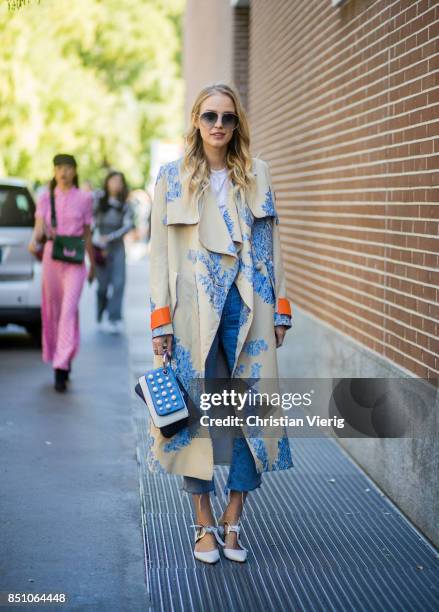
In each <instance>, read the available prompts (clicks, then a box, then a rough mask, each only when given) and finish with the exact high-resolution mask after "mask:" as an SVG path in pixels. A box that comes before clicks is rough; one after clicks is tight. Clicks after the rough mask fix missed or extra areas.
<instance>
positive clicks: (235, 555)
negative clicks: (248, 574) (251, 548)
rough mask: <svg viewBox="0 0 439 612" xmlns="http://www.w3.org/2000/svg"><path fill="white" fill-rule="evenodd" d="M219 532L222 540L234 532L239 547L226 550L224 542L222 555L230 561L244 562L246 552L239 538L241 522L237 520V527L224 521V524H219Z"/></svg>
mask: <svg viewBox="0 0 439 612" xmlns="http://www.w3.org/2000/svg"><path fill="white" fill-rule="evenodd" d="M219 530H220V533H221V535H222V537H223V538H224V539H225V537H226V535H228V534H229V533H230V532H232V531H234V532H235V533H236V535H237V538H236V540H237V542H238V546H239V547H240V549H238V548H226V544H225V542H224V548H223V553H224V556H225V557H226V559H229V560H230V561H239V562H240V563H243V562H244V561H246V560H247V553H248V550H247V548H245V547H244V546H243V545H242V543H241V539H240V537H239V534H240V531H241V521H240V520H239V521H238V524H237V525H230V524H229V523H228V522H227V521H224V523H221V524H220V526H219Z"/></svg>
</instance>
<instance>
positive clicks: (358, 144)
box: [249, 0, 439, 377]
mask: <svg viewBox="0 0 439 612" xmlns="http://www.w3.org/2000/svg"><path fill="white" fill-rule="evenodd" d="M438 51H439V3H438V2H437V1H433V0H418V1H416V0H412V1H408V0H405V1H403V0H398V1H392V0H376V1H373V0H369V1H366V0H363V1H359V0H348V2H347V3H346V4H345V5H344V6H342V7H341V8H332V6H331V3H330V1H329V0H310V1H308V2H303V1H302V0H270V2H266V0H252V2H251V13H250V66H249V110H250V120H251V125H252V134H253V152H254V153H255V154H259V155H261V157H263V158H264V159H266V160H267V161H268V162H269V163H270V165H271V169H272V174H273V180H274V187H275V191H276V195H277V201H278V207H279V210H280V214H281V220H282V224H281V228H282V229H281V231H282V241H283V253H284V262H285V266H286V271H287V280H288V291H289V297H290V298H291V300H292V302H293V306H294V303H295V304H297V305H300V306H301V307H302V308H303V309H305V310H307V311H308V312H310V313H312V314H313V315H315V316H316V317H318V318H319V319H322V320H324V321H326V322H327V323H329V324H330V325H332V326H333V327H335V328H337V329H338V330H340V331H342V332H344V333H346V334H347V335H348V336H350V337H352V338H354V339H355V340H357V341H359V342H360V343H361V344H363V345H365V346H367V347H369V348H370V349H372V350H374V351H376V352H377V353H379V354H380V355H383V356H385V357H387V358H388V359H389V360H391V361H392V362H394V363H396V364H398V365H400V366H402V367H404V368H406V369H407V370H410V371H411V372H413V373H415V374H416V375H418V376H423V377H433V376H437V375H438V374H439V371H438V370H439V357H438V353H439V340H438V321H439V305H438V287H439V269H438V260H439V255H438V253H439V240H438V236H439V205H438V201H439V198H438V196H439V188H438V183H439V180H438V179H439V172H438V167H439V156H438V153H439V137H438V135H439V87H438V70H439V54H438Z"/></svg>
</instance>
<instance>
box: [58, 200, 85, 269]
mask: <svg viewBox="0 0 439 612" xmlns="http://www.w3.org/2000/svg"><path fill="white" fill-rule="evenodd" d="M50 208H51V217H52V219H51V220H52V227H54V228H56V212H55V192H54V189H53V188H51V189H50ZM84 257H85V240H84V238H83V237H82V236H62V235H58V234H57V235H56V236H55V238H54V240H53V249H52V259H57V260H58V261H66V262H67V263H75V264H81V263H82V262H83V261H84Z"/></svg>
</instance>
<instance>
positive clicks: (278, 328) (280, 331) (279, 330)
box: [274, 325, 288, 348]
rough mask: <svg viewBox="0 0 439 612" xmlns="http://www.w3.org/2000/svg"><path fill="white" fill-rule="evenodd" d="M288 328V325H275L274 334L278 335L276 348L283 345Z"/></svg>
mask: <svg viewBox="0 0 439 612" xmlns="http://www.w3.org/2000/svg"><path fill="white" fill-rule="evenodd" d="M287 329H288V327H287V326H286V325H275V326H274V335H275V336H276V348H279V347H280V346H282V344H283V341H284V337H285V334H286V331H287Z"/></svg>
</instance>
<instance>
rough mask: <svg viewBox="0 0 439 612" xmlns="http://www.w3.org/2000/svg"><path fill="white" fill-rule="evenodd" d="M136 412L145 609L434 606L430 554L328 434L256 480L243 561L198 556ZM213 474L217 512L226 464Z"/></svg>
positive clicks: (134, 359) (438, 558)
mask: <svg viewBox="0 0 439 612" xmlns="http://www.w3.org/2000/svg"><path fill="white" fill-rule="evenodd" d="M147 274H148V261H147V259H143V260H142V259H139V260H138V261H134V260H133V261H132V263H131V264H130V266H129V286H128V294H127V301H126V304H127V318H128V336H129V347H130V348H129V352H130V369H131V389H133V386H134V384H135V381H136V379H137V377H138V376H139V375H140V374H142V373H143V371H144V370H145V369H148V368H149V367H151V364H152V351H151V339H150V333H149V329H148V278H147ZM292 336H293V334H290V335H289V336H288V335H287V338H288V341H287V342H286V344H285V346H284V347H283V348H282V349H281V350H282V351H288V342H291V341H293V338H292ZM281 376H284V377H287V373H286V372H283V373H282V372H281ZM132 405H133V409H134V411H135V415H136V423H137V428H138V458H139V467H140V487H141V503H142V516H143V528H144V542H145V554H146V568H147V590H148V598H149V606H150V609H151V610H152V611H154V612H158V611H166V612H169V611H171V610H175V611H177V610H178V611H180V610H181V611H188V610H194V611H195V612H201V611H204V610H205V611H210V612H211V611H213V610H218V611H223V610H253V611H254V612H256V611H262V610H264V611H265V610H273V611H276V612H284V611H300V612H302V611H304V612H310V611H322V612H323V611H324V612H328V611H329V610H331V611H332V610H333V611H335V612H341V611H349V612H352V611H353V610H355V612H360V611H370V612H378V611H383V612H390V611H392V612H393V611H401V612H402V611H404V612H409V611H410V612H418V611H419V612H428V611H430V610H431V611H432V612H433V611H435V610H438V609H439V555H438V553H437V551H436V550H435V549H434V548H433V547H432V546H431V545H430V544H429V542H428V541H427V540H426V539H425V538H424V537H423V536H422V534H421V533H420V532H419V531H418V530H417V529H416V528H415V527H413V526H412V524H411V523H410V522H409V521H408V520H407V519H406V518H405V517H404V516H403V515H402V513H401V512H399V510H398V509H397V508H396V507H395V505H394V504H393V503H392V502H391V501H390V500H389V499H388V498H387V497H386V496H385V495H384V493H382V492H381V491H380V490H379V489H378V488H377V487H376V486H375V485H374V483H373V482H372V481H371V480H370V479H369V478H368V477H367V476H366V474H365V473H364V472H363V471H362V470H360V469H359V468H358V467H357V465H356V464H355V463H354V462H353V461H352V460H351V459H350V458H349V456H348V455H347V454H346V452H345V451H343V450H342V449H341V447H340V446H338V444H337V442H336V441H335V440H333V439H330V438H311V439H303V438H302V439H300V438H297V439H292V440H291V447H292V452H293V457H294V462H295V467H294V468H293V469H291V470H288V471H286V472H275V473H270V474H264V476H263V483H262V487H261V488H260V489H258V490H256V491H255V492H252V494H251V495H249V499H248V502H247V503H246V506H245V511H244V514H243V531H244V535H243V540H244V542H245V545H246V546H247V547H248V548H249V550H250V554H249V558H248V561H247V563H246V564H244V565H240V564H237V563H233V562H230V561H228V560H226V559H224V558H223V557H222V558H221V561H220V562H219V563H218V564H216V565H215V566H208V565H206V564H203V563H201V562H198V561H195V559H194V557H193V554H192V548H193V529H192V528H189V525H190V524H191V523H193V522H194V521H193V518H194V517H193V515H192V508H191V503H190V500H189V499H188V497H187V496H186V495H185V494H182V493H181V491H180V488H181V485H182V478H181V477H180V476H168V475H166V476H161V475H158V474H151V473H150V472H149V471H148V470H147V467H146V465H145V456H146V433H147V418H146V413H145V410H144V409H143V405H142V403H141V402H140V400H138V399H137V398H136V397H135V396H134V392H133V391H132ZM215 470H216V478H217V479H218V481H217V482H218V483H219V484H220V486H219V487H218V490H219V497H218V499H216V500H215V505H214V511H215V515H216V516H217V517H218V516H219V515H220V513H221V506H223V505H224V502H225V499H224V498H222V497H221V495H222V493H221V490H222V487H223V486H224V484H225V479H226V476H227V468H226V467H222V466H221V467H219V466H218V467H216V468H215Z"/></svg>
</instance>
